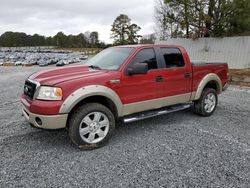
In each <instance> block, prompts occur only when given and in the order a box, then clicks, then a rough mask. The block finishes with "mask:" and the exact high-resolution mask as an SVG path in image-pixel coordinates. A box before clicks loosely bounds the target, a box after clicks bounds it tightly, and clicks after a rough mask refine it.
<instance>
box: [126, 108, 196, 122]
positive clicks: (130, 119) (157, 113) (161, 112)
mask: <svg viewBox="0 0 250 188" xmlns="http://www.w3.org/2000/svg"><path fill="white" fill-rule="evenodd" d="M191 106H192V105H191V104H183V105H177V106H172V107H166V108H165V109H160V110H159V111H153V112H152V111H151V112H150V111H149V112H144V113H143V112H142V113H141V114H139V115H137V116H136V115H135V116H134V117H127V118H126V117H125V118H124V120H123V121H124V123H130V122H134V121H139V120H143V119H147V118H151V117H155V116H160V115H164V114H169V113H172V112H177V111H180V110H184V109H187V108H190V107H191Z"/></svg>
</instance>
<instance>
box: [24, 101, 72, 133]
mask: <svg viewBox="0 0 250 188" xmlns="http://www.w3.org/2000/svg"><path fill="white" fill-rule="evenodd" d="M22 114H23V116H24V118H25V119H26V120H27V121H28V122H29V123H30V124H32V125H34V126H35V127H38V128H42V129H61V128H65V127H66V123H67V118H68V114H60V115H39V114H33V113H31V112H30V111H28V110H27V109H26V108H25V107H24V106H23V109H22Z"/></svg>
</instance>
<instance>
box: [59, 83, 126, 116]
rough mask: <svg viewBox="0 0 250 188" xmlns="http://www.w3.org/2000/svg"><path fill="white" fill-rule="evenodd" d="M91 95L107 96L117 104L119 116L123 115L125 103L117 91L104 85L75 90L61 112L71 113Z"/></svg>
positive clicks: (64, 103)
mask: <svg viewBox="0 0 250 188" xmlns="http://www.w3.org/2000/svg"><path fill="white" fill-rule="evenodd" d="M91 96H103V97H107V98H108V99H110V100H111V101H112V102H113V103H114V104H115V106H116V108H117V114H118V117H120V116H121V115H122V110H123V105H122V102H121V100H120V97H119V96H118V95H117V94H116V92H115V91H113V90H112V89H110V88H108V87H105V86H102V85H89V86H85V87H82V88H79V89H77V90H75V91H74V92H73V93H71V94H70V95H69V96H68V97H67V98H66V100H65V101H64V102H63V104H62V106H61V108H60V111H59V113H61V114H67V113H69V112H70V111H71V110H72V109H73V108H74V107H75V105H77V104H78V103H79V102H80V101H82V100H83V99H85V98H87V97H91Z"/></svg>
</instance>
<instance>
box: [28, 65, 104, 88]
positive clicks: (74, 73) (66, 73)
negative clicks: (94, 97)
mask: <svg viewBox="0 0 250 188" xmlns="http://www.w3.org/2000/svg"><path fill="white" fill-rule="evenodd" d="M106 72H108V71H106V70H94V69H91V68H89V67H87V66H75V67H67V68H57V69H52V70H47V71H39V72H36V73H34V74H32V75H31V76H30V77H29V79H31V80H35V81H38V82H39V83H40V84H41V85H47V86H54V85H56V84H59V83H62V82H66V81H70V80H75V79H80V78H84V77H92V76H97V75H100V74H105V73H106Z"/></svg>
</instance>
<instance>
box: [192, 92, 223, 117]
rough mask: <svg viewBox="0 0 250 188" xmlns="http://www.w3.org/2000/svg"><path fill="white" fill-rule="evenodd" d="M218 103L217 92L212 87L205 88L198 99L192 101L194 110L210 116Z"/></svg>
mask: <svg viewBox="0 0 250 188" xmlns="http://www.w3.org/2000/svg"><path fill="white" fill-rule="evenodd" d="M217 103H218V96H217V92H216V91H215V90H214V89H212V88H205V89H204V90H203V91H202V93H201V97H200V99H199V100H197V101H195V102H194V112H195V113H196V114H199V115H201V116H204V117H208V116H211V115H212V114H213V113H214V111H215V109H216V107H217Z"/></svg>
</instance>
